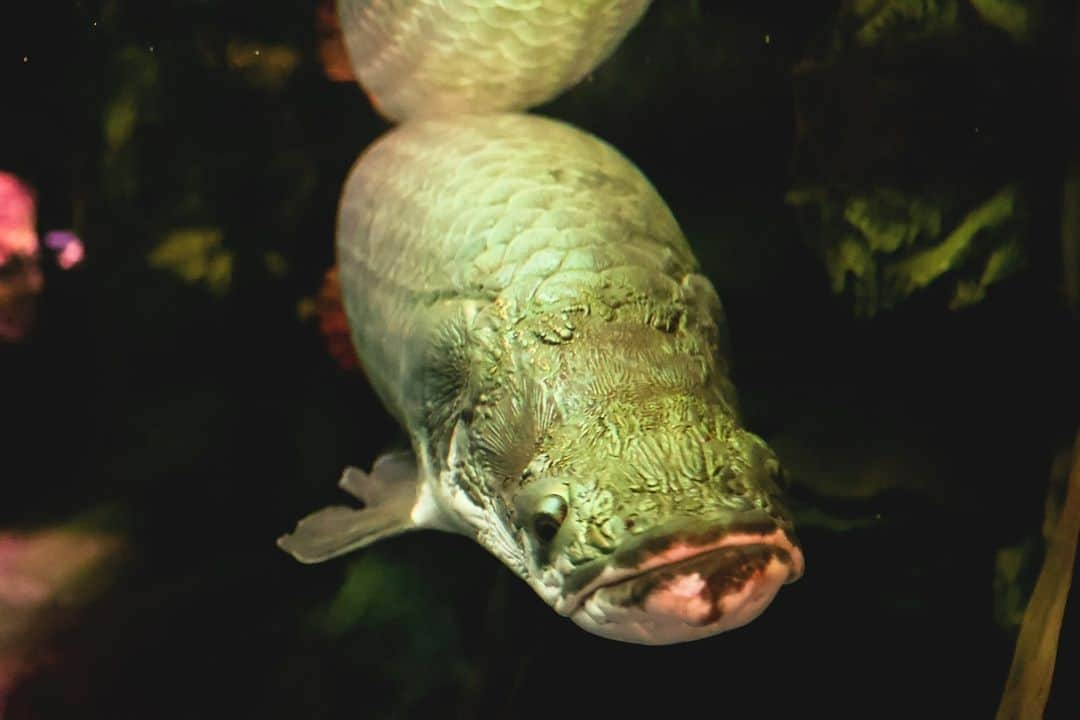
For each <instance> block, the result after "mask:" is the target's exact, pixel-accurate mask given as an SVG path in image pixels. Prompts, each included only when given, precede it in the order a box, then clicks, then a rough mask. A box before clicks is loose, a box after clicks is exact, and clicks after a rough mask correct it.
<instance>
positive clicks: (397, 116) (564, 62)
mask: <svg viewBox="0 0 1080 720" xmlns="http://www.w3.org/2000/svg"><path fill="white" fill-rule="evenodd" d="M649 2H650V0H337V5H338V15H339V17H340V22H341V28H342V31H343V34H344V38H345V47H346V49H347V50H348V54H349V58H350V60H351V62H352V68H353V73H354V74H355V75H356V77H357V78H358V79H359V80H360V82H361V84H362V85H363V86H364V88H365V89H366V90H367V92H368V95H369V96H370V97H371V100H372V103H373V104H374V105H375V107H376V108H377V109H378V110H379V112H380V113H382V114H383V115H385V116H386V117H388V118H390V119H391V120H398V121H400V120H406V119H409V118H415V117H420V116H423V115H452V114H458V113H477V112H494V111H505V110H524V109H526V108H529V107H533V106H535V105H539V104H540V103H542V102H545V101H547V100H550V99H551V98H553V97H554V96H555V95H557V94H558V93H560V92H562V91H563V90H565V89H566V88H568V87H570V86H571V85H573V84H575V83H577V82H578V81H580V80H581V79H582V78H584V77H585V76H586V75H587V74H588V73H589V72H591V71H592V70H593V68H595V67H596V66H597V65H598V64H600V63H601V62H602V61H603V60H604V59H605V58H606V57H607V56H608V55H610V54H611V52H612V51H614V49H615V48H616V46H617V45H618V44H619V42H620V41H621V40H622V39H623V37H625V35H626V33H627V32H629V31H630V29H631V28H632V27H633V26H634V24H635V23H636V22H637V21H638V20H639V19H640V18H641V16H642V14H643V13H644V12H645V10H646V8H648V6H649Z"/></svg>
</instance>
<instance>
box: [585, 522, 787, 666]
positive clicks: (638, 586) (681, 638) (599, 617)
mask: <svg viewBox="0 0 1080 720" xmlns="http://www.w3.org/2000/svg"><path fill="white" fill-rule="evenodd" d="M804 569H805V560H804V558H803V553H802V548H801V547H800V546H799V544H798V541H797V540H796V539H795V537H794V534H793V533H792V532H791V531H790V530H789V529H786V528H784V527H782V526H781V525H779V524H778V523H777V522H776V521H775V520H774V519H773V518H772V517H770V515H769V514H768V513H767V512H765V511H763V510H760V509H758V510H752V511H745V512H736V513H729V514H727V515H721V516H717V517H713V518H711V519H710V520H709V521H708V522H702V521H700V520H699V521H692V520H690V519H685V520H683V521H681V522H674V523H672V524H670V525H668V526H666V527H664V528H657V529H655V530H653V531H650V532H649V533H648V534H647V535H645V536H643V537H641V538H637V539H635V540H634V541H633V542H631V543H627V544H626V545H625V546H624V547H621V548H619V549H618V550H617V551H616V552H614V553H613V554H612V555H611V556H609V558H607V563H606V565H605V566H604V568H603V569H602V571H601V572H599V573H597V572H595V570H594V571H591V572H590V573H589V574H590V575H591V577H590V578H589V579H588V581H587V582H585V583H584V584H583V586H582V587H581V590H580V592H578V593H576V598H575V603H574V607H573V608H572V609H570V608H568V609H569V610H570V612H569V613H568V614H570V616H571V617H572V619H573V620H574V621H575V622H576V623H577V624H578V625H580V626H582V627H583V628H585V629H586V630H589V631H590V632H593V633H595V634H597V635H601V636H603V637H608V638H612V639H616V640H624V641H628V642H637V643H643V644H650V645H664V644H670V643H677V642H685V641H688V640H696V639H700V638H704V637H709V636H711V635H716V634H718V633H721V632H725V631H727V630H732V629H735V628H738V627H741V626H743V625H745V624H747V623H749V622H750V621H751V620H753V619H754V618H756V617H757V616H758V615H760V614H761V613H762V612H763V611H764V610H765V608H766V607H768V605H769V604H770V603H771V602H772V600H773V598H774V597H775V596H776V594H777V592H778V591H779V589H780V588H781V587H782V586H783V585H785V584H788V583H792V582H794V581H796V580H798V579H799V578H800V577H801V576H802V574H803V572H804ZM567 580H568V584H570V585H573V584H574V583H573V579H572V578H567Z"/></svg>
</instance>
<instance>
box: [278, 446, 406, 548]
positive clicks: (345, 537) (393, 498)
mask: <svg viewBox="0 0 1080 720" xmlns="http://www.w3.org/2000/svg"><path fill="white" fill-rule="evenodd" d="M338 486H339V487H341V489H342V490H345V491H346V492H347V493H349V494H350V495H352V496H354V497H356V498H357V499H359V500H360V501H362V502H363V503H364V507H363V508H362V509H356V508H352V507H347V506H344V505H335V506H332V507H328V508H323V509H322V510H319V511H317V512H314V513H312V514H310V515H308V516H307V517H305V518H304V519H302V520H301V521H300V522H299V523H297V525H296V530H294V531H293V532H292V533H291V534H289V535H283V536H281V537H280V538H278V541H277V544H278V547H280V548H281V549H282V550H285V551H286V552H287V553H289V554H290V555H292V556H293V557H294V558H296V559H297V560H299V561H300V562H302V563H317V562H322V561H323V560H329V559H330V558H333V557H337V556H338V555H344V554H345V553H348V552H351V551H353V550H357V549H359V548H362V547H364V546H365V545H370V544H371V543H373V542H375V541H376V540H381V539H382V538H385V537H390V536H391V535H397V534H398V533H402V532H406V531H408V530H413V529H415V528H416V525H415V523H413V521H412V517H411V516H412V509H413V506H414V505H415V504H416V496H417V491H418V476H417V471H416V463H415V461H414V460H413V459H412V456H409V455H383V456H382V457H380V458H379V459H378V460H376V461H375V465H374V467H373V468H372V470H371V472H370V473H366V472H364V471H363V470H360V469H358V468H355V467H349V468H346V469H345V472H344V473H343V474H342V476H341V480H340V481H338Z"/></svg>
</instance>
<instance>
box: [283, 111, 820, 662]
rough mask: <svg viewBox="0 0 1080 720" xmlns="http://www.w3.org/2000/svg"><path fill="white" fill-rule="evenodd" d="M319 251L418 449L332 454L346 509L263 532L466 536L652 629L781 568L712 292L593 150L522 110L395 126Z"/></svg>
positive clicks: (791, 560)
mask: <svg viewBox="0 0 1080 720" xmlns="http://www.w3.org/2000/svg"><path fill="white" fill-rule="evenodd" d="M337 252H338V263H339V267H340V273H341V285H342V290H343V296H344V303H345V309H346V313H347V315H348V318H349V324H350V326H351V329H352V337H353V342H354V344H355V345H356V348H357V351H358V353H359V355H360V358H361V360H362V362H363V365H364V369H365V372H366V373H367V375H368V377H369V378H370V380H371V382H372V384H373V385H374V387H375V388H376V391H377V392H378V394H379V396H380V397H381V398H382V400H383V401H384V403H385V405H386V407H387V408H388V409H389V410H390V411H391V412H392V413H393V415H394V416H395V417H396V418H397V419H398V421H400V422H401V424H402V425H403V426H404V427H405V428H406V429H407V430H408V432H409V435H410V437H411V441H412V446H413V451H414V455H408V456H406V455H393V456H385V457H383V458H380V459H379V460H377V461H376V462H375V464H374V468H373V469H372V471H371V472H370V473H365V472H362V471H360V470H357V469H355V468H350V469H348V470H346V472H345V474H344V476H343V477H342V480H341V486H342V488H344V489H345V490H346V491H348V492H350V493H352V494H353V495H355V496H356V497H358V498H360V499H361V500H362V501H363V502H364V504H365V507H364V508H363V509H359V510H357V509H352V508H348V507H343V506H339V507H331V508H327V509H324V510H322V511H320V512H317V513H315V514H313V515H310V516H309V517H307V518H305V519H304V520H302V521H301V522H300V523H299V525H298V526H297V529H296V531H295V532H294V533H293V534H292V535H288V536H285V537H283V538H282V539H281V540H280V541H279V544H280V545H281V546H282V547H283V548H284V549H286V550H287V551H289V552H290V553H292V554H293V555H294V556H296V557H297V558H298V559H300V560H301V561H304V562H318V561H321V560H325V559H327V558H330V557H334V556H336V555H339V554H342V553H345V552H348V551H350V550H354V549H356V548H360V547H363V546H365V545H367V544H369V543H371V542H373V541H375V540H378V539H380V538H384V537H387V536H390V535H394V534H396V533H400V532H404V531H407V530H413V529H417V528H436V529H440V530H447V531H451V532H457V533H462V534H464V535H467V536H469V537H472V538H475V539H476V540H477V541H478V542H479V543H481V544H482V545H483V546H484V547H486V548H487V549H488V550H489V551H490V552H491V553H492V554H494V555H495V556H496V557H498V558H499V559H500V560H502V561H503V562H504V563H505V564H506V565H507V566H508V567H509V568H510V569H512V570H513V571H514V572H515V573H517V574H518V575H519V576H521V577H522V578H523V579H524V580H525V581H526V582H527V583H529V585H530V586H532V587H533V589H535V590H536V592H537V593H539V595H540V596H541V597H542V598H543V599H544V600H546V601H547V602H548V603H550V604H551V605H552V607H553V608H554V609H555V610H556V611H557V612H559V613H560V614H563V615H567V616H569V617H570V618H572V619H573V620H574V621H575V622H576V623H578V624H579V625H580V626H582V627H583V628H585V629H587V630H589V631H591V632H594V633H596V634H598V635H602V636H605V637H609V638H615V639H619V640H626V641H632V642H639V643H649V644H663V643H674V642H680V641H686V640H693V639H697V638H702V637H706V636H709V635H713V634H715V633H719V632H722V631H724V630H729V629H731V628H735V627H739V626H741V625H744V624H745V623H747V622H749V621H750V620H752V619H753V618H755V617H756V616H757V615H758V614H759V613H760V612H761V611H762V610H763V609H764V608H765V607H766V606H767V605H768V604H769V603H770V602H771V600H772V599H773V597H774V596H775V594H776V592H777V591H778V589H779V588H780V586H781V585H783V584H784V583H787V582H791V581H793V580H795V579H797V578H798V577H799V576H800V575H801V574H802V572H803V555H802V552H801V550H800V548H799V545H798V543H797V541H796V539H795V536H794V534H793V528H792V522H791V517H790V515H789V513H788V512H787V510H786V509H785V508H784V505H783V501H782V499H781V497H780V494H779V493H780V491H779V489H778V487H777V483H776V479H777V475H778V473H779V464H778V462H777V459H776V457H775V456H774V454H773V453H772V452H771V451H770V450H769V448H768V447H767V446H766V445H765V443H764V442H763V441H762V440H761V439H759V438H758V437H757V436H755V435H753V434H751V433H750V432H748V431H747V430H745V429H744V428H743V427H742V426H741V424H740V421H739V415H738V411H737V408H736V400H735V391H734V388H733V386H732V384H731V382H730V381H729V366H728V359H727V354H726V352H725V351H724V350H723V343H722V337H723V332H724V319H723V315H722V310H721V305H720V301H719V299H718V297H717V295H716V292H715V290H714V289H713V287H712V285H711V284H710V282H709V281H708V279H706V278H705V277H704V276H702V275H701V274H700V273H699V269H698V264H697V262H696V260H695V259H694V257H693V255H692V253H691V251H690V248H689V247H688V246H687V243H686V240H685V238H684V237H683V234H682V232H681V230H680V229H679V226H678V224H677V223H676V221H675V218H674V217H673V216H672V214H671V212H670V211H669V210H668V207H667V205H666V204H665V203H664V201H663V200H662V199H661V198H660V196H659V195H658V194H657V192H656V190H655V189H654V188H653V187H652V185H651V184H650V183H649V181H648V180H647V179H646V178H645V177H644V175H642V174H641V173H640V172H639V171H638V170H637V169H636V168H635V167H634V166H633V165H632V164H631V163H630V162H629V161H628V160H627V159H626V158H624V157H623V156H622V155H621V154H620V153H619V152H618V151H616V150H615V149H614V148H612V147H611V146H609V145H608V144H606V143H604V142H603V141H601V140H599V139H597V138H596V137H594V136H592V135H589V134H587V133H585V132H582V131H580V130H577V129H575V128H573V127H571V126H569V125H566V124H563V123H560V122H556V121H554V120H548V119H545V118H541V117H536V116H527V115H513V114H504V115H476V116H465V115H463V116H456V117H449V118H438V119H428V120H419V121H414V122H411V123H407V124H405V125H404V126H401V127H398V128H397V129H394V130H392V131H391V132H389V133H388V134H387V135H385V136H383V137H382V138H380V139H379V140H378V141H376V142H375V143H374V144H373V145H372V146H371V147H370V148H368V149H367V150H366V151H365V152H364V153H363V154H362V156H361V157H360V159H359V160H358V161H357V163H356V165H355V166H354V167H353V169H352V171H351V173H350V175H349V177H348V180H347V181H346V184H345V188H344V192H343V195H342V199H341V204H340V208H339V214H338V226H337Z"/></svg>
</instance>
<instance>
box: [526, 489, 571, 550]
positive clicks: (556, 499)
mask: <svg viewBox="0 0 1080 720" xmlns="http://www.w3.org/2000/svg"><path fill="white" fill-rule="evenodd" d="M564 520H566V501H565V500H563V499H562V497H561V496H559V495H548V496H547V497H545V498H544V499H542V500H541V501H540V503H539V505H537V507H536V515H534V516H533V531H534V532H535V533H536V536H537V537H538V538H540V541H541V542H544V543H549V542H551V541H552V540H554V539H555V535H556V534H557V533H558V532H559V528H560V527H562V524H563V521H564Z"/></svg>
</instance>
